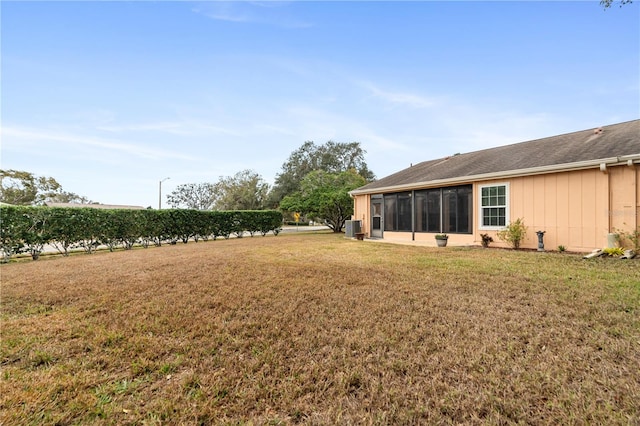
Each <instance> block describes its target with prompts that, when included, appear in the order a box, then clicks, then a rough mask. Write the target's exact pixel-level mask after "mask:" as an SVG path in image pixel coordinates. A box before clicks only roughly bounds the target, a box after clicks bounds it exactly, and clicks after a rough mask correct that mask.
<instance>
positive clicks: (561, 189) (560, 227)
mask: <svg viewBox="0 0 640 426" xmlns="http://www.w3.org/2000/svg"><path fill="white" fill-rule="evenodd" d="M556 208H557V212H556V245H563V246H565V247H567V248H569V173H559V174H558V175H557V177H556Z"/></svg>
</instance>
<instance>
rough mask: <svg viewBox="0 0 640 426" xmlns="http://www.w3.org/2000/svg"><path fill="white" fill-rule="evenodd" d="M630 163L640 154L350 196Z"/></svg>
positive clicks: (365, 191) (372, 190) (637, 161)
mask: <svg viewBox="0 0 640 426" xmlns="http://www.w3.org/2000/svg"><path fill="white" fill-rule="evenodd" d="M629 161H631V164H636V163H640V153H639V154H631V155H623V156H620V157H610V158H601V159H597V160H588V161H579V162H575V163H564V164H553V165H550V166H541V167H532V168H528V169H518V170H505V171H501V172H492V173H483V174H478V175H472V176H458V177H454V178H448V179H436V180H431V181H426V182H416V183H411V184H406V185H393V186H386V187H381V188H371V189H365V190H358V189H354V190H353V191H350V192H349V195H351V196H352V197H353V196H356V195H366V194H378V193H381V192H400V191H412V190H415V189H422V188H429V187H439V186H448V185H457V184H463V183H471V182H477V181H483V180H495V179H506V178H513V177H521V176H532V175H541V174H546V173H557V172H568V171H575V170H585V169H593V168H599V167H601V165H602V164H604V165H606V166H617V165H624V164H630V163H629Z"/></svg>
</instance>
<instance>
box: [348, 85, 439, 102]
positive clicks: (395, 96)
mask: <svg viewBox="0 0 640 426" xmlns="http://www.w3.org/2000/svg"><path fill="white" fill-rule="evenodd" d="M359 85H360V86H362V87H364V88H365V89H367V90H368V91H369V93H370V95H371V96H373V97H375V98H378V99H381V100H383V101H385V102H388V103H391V104H396V105H406V106H409V107H413V108H429V107H433V106H434V105H435V104H436V101H435V99H431V98H427V97H425V96H421V95H418V94H415V93H405V92H391V91H387V90H383V89H380V88H379V87H377V86H375V85H374V84H372V83H368V82H360V83H359Z"/></svg>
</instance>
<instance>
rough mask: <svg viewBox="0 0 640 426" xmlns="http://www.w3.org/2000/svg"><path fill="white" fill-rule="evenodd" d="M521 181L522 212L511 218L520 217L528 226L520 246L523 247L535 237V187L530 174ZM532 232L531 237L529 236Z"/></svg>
mask: <svg viewBox="0 0 640 426" xmlns="http://www.w3.org/2000/svg"><path fill="white" fill-rule="evenodd" d="M522 183H523V194H524V200H523V201H524V202H523V209H522V214H520V215H518V216H517V217H513V218H511V219H512V220H515V219H518V218H522V219H523V221H524V224H525V225H526V226H527V227H528V228H529V229H528V232H527V235H526V236H525V238H524V240H523V241H522V246H523V247H531V244H532V242H533V240H534V239H535V238H537V237H536V236H535V232H536V231H537V229H535V225H534V222H535V195H536V188H535V180H534V177H532V176H527V177H525V178H523V179H522ZM532 234H533V237H532V236H531V235H532Z"/></svg>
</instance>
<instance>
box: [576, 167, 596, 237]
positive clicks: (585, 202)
mask: <svg viewBox="0 0 640 426" xmlns="http://www.w3.org/2000/svg"><path fill="white" fill-rule="evenodd" d="M580 176H581V182H582V205H581V207H582V211H581V216H582V224H581V225H582V226H581V234H582V241H581V244H580V247H593V246H595V245H596V209H597V206H598V203H597V188H596V177H595V174H594V171H593V170H585V171H582V172H581V173H580Z"/></svg>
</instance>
